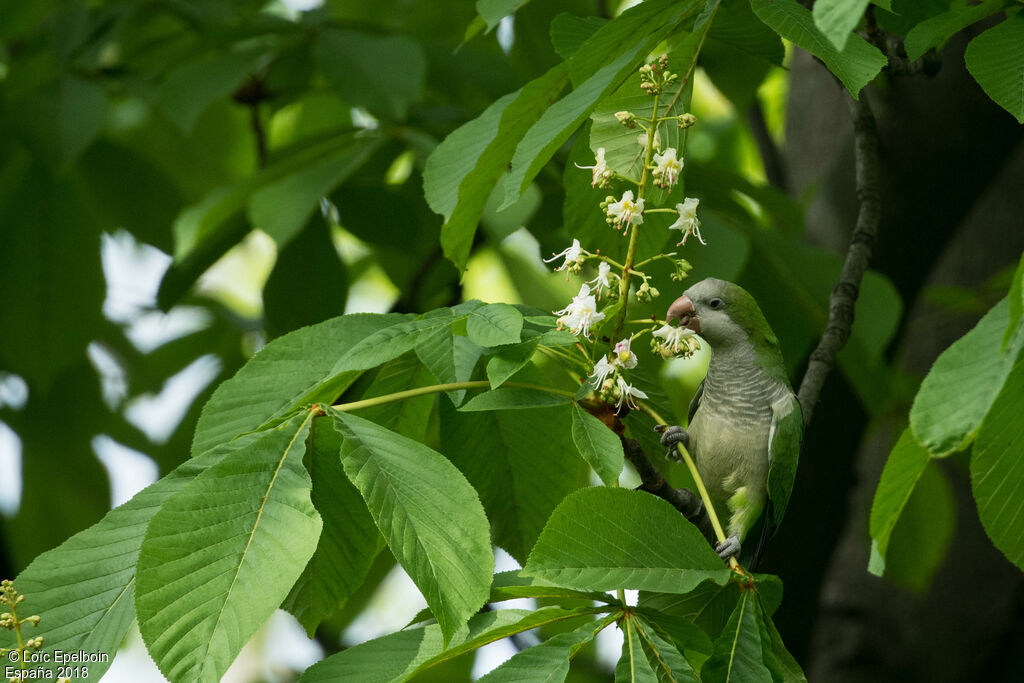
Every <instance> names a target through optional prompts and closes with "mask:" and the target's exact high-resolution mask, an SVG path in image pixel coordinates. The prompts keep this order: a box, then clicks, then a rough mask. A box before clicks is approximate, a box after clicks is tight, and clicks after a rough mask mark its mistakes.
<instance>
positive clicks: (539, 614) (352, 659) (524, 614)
mask: <svg viewBox="0 0 1024 683" xmlns="http://www.w3.org/2000/svg"><path fill="white" fill-rule="evenodd" d="M600 611H601V610H600V609H598V608H586V609H581V610H565V609H561V608H558V607H546V608H541V609H539V610H535V611H528V610H515V609H507V610H497V611H494V612H483V613H481V614H477V615H476V616H474V617H473V618H472V619H470V620H469V623H468V624H467V625H466V626H463V627H462V628H460V629H459V630H458V631H457V632H456V633H455V635H454V636H453V637H452V639H451V641H450V642H449V643H448V647H447V648H445V647H444V640H443V636H442V633H441V627H440V626H433V625H432V626H427V627H425V628H412V629H407V630H404V631H399V632H397V633H392V634H390V635H387V636H384V637H382V638H377V639H376V640H371V641H368V642H365V643H362V644H360V645H356V646H355V647H352V648H348V649H346V650H342V651H341V652H339V653H338V654H336V655H333V656H331V657H328V658H327V659H325V660H323V661H322V662H318V663H317V664H314V665H313V666H312V667H310V668H309V669H307V670H306V672H305V673H304V674H303V675H302V678H301V679H300V680H301V681H302V683H318V682H320V681H325V682H326V681H331V682H333V681H349V680H351V681H360V683H363V682H365V683H376V682H380V683H392V682H394V683H397V682H398V681H404V680H408V679H409V678H411V677H412V676H413V675H414V674H416V673H419V672H422V671H425V670H428V669H430V668H431V667H433V666H435V665H437V664H440V663H442V662H446V661H449V660H451V659H453V658H455V657H458V656H460V655H463V654H465V653H467V652H470V651H472V650H475V649H476V648H478V647H481V646H482V645H486V644H488V643H493V642H495V641H497V640H500V639H502V638H506V637H508V636H510V635H514V634H516V633H522V632H523V631H528V630H530V629H534V628H537V627H538V626H544V625H547V624H553V623H558V622H561V621H567V620H572V619H579V618H580V617H581V616H585V615H587V614H596V613H598V612H600Z"/></svg>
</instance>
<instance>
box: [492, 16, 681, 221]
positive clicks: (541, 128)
mask: <svg viewBox="0 0 1024 683" xmlns="http://www.w3.org/2000/svg"><path fill="white" fill-rule="evenodd" d="M697 6H698V3H697V2H695V1H694V0H689V1H688V2H675V1H674V0H673V1H669V0H652V1H651V2H645V3H643V4H641V5H638V6H636V7H632V8H630V9H628V10H626V11H625V12H623V13H622V14H621V15H619V16H618V17H616V18H615V19H613V20H611V21H610V22H608V23H607V24H606V25H605V26H603V27H602V28H600V29H599V30H598V31H597V32H596V33H595V34H594V35H593V36H591V37H590V39H588V40H587V42H585V43H584V44H583V46H582V47H581V48H580V49H579V51H578V52H577V53H576V54H575V55H573V57H572V59H571V60H570V62H569V68H570V70H571V73H572V76H573V82H575V83H578V85H577V86H576V89H575V90H573V91H572V92H571V93H569V94H568V95H566V96H565V97H563V98H562V99H560V100H559V101H558V102H555V103H554V104H552V105H551V106H550V107H548V109H547V110H546V111H545V112H544V113H543V115H542V116H540V118H539V119H537V122H536V123H534V124H533V126H532V127H531V128H530V129H529V131H527V132H526V134H525V135H524V136H523V138H522V141H521V142H520V143H519V146H518V147H516V151H515V155H513V157H512V170H511V173H510V174H509V176H508V178H507V179H506V181H505V201H504V203H503V204H502V206H501V207H499V208H504V207H507V206H511V205H512V204H514V203H515V202H516V201H517V200H518V199H519V197H520V195H522V193H523V191H524V190H525V189H526V187H527V185H529V184H530V182H531V181H532V180H533V178H534V177H535V176H536V175H537V173H538V172H540V169H541V167H542V166H544V164H546V163H547V161H548V160H549V159H550V158H551V156H552V155H553V154H554V153H555V151H556V150H557V149H558V148H559V147H561V146H562V144H563V143H564V142H565V141H566V140H568V139H569V136H570V135H572V133H573V132H574V131H575V130H576V129H577V128H579V127H580V124H582V123H583V122H584V121H585V120H586V118H587V117H588V116H589V115H590V112H591V111H593V109H594V107H596V106H597V104H598V102H600V100H601V99H603V98H605V97H607V96H608V95H609V94H610V93H612V92H614V90H615V88H617V87H618V86H619V84H620V83H621V82H622V81H623V79H625V78H626V76H628V75H629V73H630V72H631V71H633V69H635V68H636V67H637V66H638V65H639V64H640V63H641V62H642V61H643V60H644V59H645V58H646V57H647V55H648V54H649V53H650V51H651V50H653V49H654V47H655V46H656V45H657V44H658V43H659V42H661V41H662V39H664V37H665V36H667V35H668V34H669V33H670V32H671V31H672V30H673V29H674V28H675V27H676V26H677V25H678V24H679V23H680V22H682V21H683V20H684V19H685V18H686V17H688V16H689V15H691V14H692V13H693V12H694V11H696V9H697ZM652 27H653V29H652Z"/></svg>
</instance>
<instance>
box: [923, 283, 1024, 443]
mask: <svg viewBox="0 0 1024 683" xmlns="http://www.w3.org/2000/svg"><path fill="white" fill-rule="evenodd" d="M1008 321H1009V306H1008V304H1007V301H1006V299H1003V300H1002V301H1000V302H999V303H998V304H996V305H995V306H993V307H992V309H991V310H989V312H988V313H986V314H985V316H984V317H983V318H982V319H981V320H980V321H979V322H978V324H977V325H975V326H974V328H973V329H972V330H971V331H970V332H968V333H967V334H965V335H964V336H963V337H961V338H960V339H958V340H956V341H955V342H953V344H952V345H950V347H949V348H948V349H946V350H945V351H943V352H942V354H941V355H940V356H939V357H938V358H937V359H936V361H935V363H934V365H932V368H931V370H929V371H928V374H927V376H925V378H924V381H923V382H921V388H920V389H919V390H918V392H917V395H916V396H915V397H914V403H913V405H912V406H911V407H910V427H911V429H912V430H913V432H914V436H915V437H916V438H917V441H918V442H919V443H920V444H921V445H922V446H924V447H925V448H927V449H928V451H929V453H931V455H932V456H933V457H943V456H946V455H951V454H952V453H954V452H956V451H958V450H961V449H963V448H965V447H966V446H967V445H968V444H970V442H971V441H972V440H973V439H974V437H975V435H976V434H977V431H978V428H979V426H980V425H981V421H982V420H983V419H984V417H985V414H986V413H987V412H988V410H989V407H991V405H992V402H993V401H994V400H995V398H996V396H997V395H998V394H999V391H1000V389H1001V388H1002V386H1003V383H1004V382H1005V381H1006V378H1007V376H1008V375H1009V374H1010V370H1011V369H1012V368H1013V363H1014V360H1015V359H1016V358H1017V354H1018V352H1019V350H1020V349H1021V347H1022V345H1024V326H1021V327H1019V328H1018V330H1017V332H1016V334H1015V335H1014V337H1013V338H1012V339H1011V341H1010V343H1009V344H1008V345H1007V346H1006V347H1005V348H1003V339H1004V335H1005V334H1006V328H1007V325H1008ZM1001 349H1002V350H1001Z"/></svg>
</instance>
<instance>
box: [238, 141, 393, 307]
mask: <svg viewBox="0 0 1024 683" xmlns="http://www.w3.org/2000/svg"><path fill="white" fill-rule="evenodd" d="M380 143H381V140H380V138H368V139H366V140H356V141H354V143H353V144H352V145H351V146H348V147H342V148H340V149H337V150H335V151H334V152H332V153H331V154H329V155H328V156H325V157H324V158H322V159H319V160H316V161H314V162H312V163H310V164H309V165H308V166H306V167H305V168H301V169H297V170H296V171H295V172H293V173H289V174H288V175H286V176H285V177H283V178H281V179H280V180H278V181H276V182H272V183H267V184H266V185H264V186H262V187H260V188H259V189H258V190H256V191H255V192H253V195H252V198H251V199H250V200H249V205H248V215H249V221H250V222H251V223H252V225H253V227H256V228H259V229H260V230H262V231H263V232H265V233H267V234H268V235H270V236H271V237H273V238H274V241H275V242H277V244H279V245H285V244H287V243H288V242H289V240H291V239H292V238H293V237H294V236H295V235H296V234H298V232H299V231H300V230H302V226H304V225H306V224H307V223H308V222H309V219H310V217H311V216H313V212H314V211H319V207H320V199H321V198H322V197H324V196H325V195H327V194H330V192H331V191H333V190H334V189H335V188H336V187H337V186H338V185H340V184H341V183H343V182H344V181H345V179H346V178H348V177H349V176H350V175H352V173H353V172H355V171H356V170H357V169H359V168H360V167H361V166H362V165H363V164H364V163H366V160H367V159H369V158H370V156H371V155H372V154H373V153H374V152H375V151H377V149H378V148H379V147H380ZM317 293H318V292H316V291H307V293H306V296H310V297H312V296H315V295H316V294H317Z"/></svg>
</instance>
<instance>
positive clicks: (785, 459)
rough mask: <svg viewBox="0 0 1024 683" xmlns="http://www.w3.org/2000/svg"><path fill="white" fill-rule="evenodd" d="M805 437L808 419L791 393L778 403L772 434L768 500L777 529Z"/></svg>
mask: <svg viewBox="0 0 1024 683" xmlns="http://www.w3.org/2000/svg"><path fill="white" fill-rule="evenodd" d="M803 436H804V418H803V413H802V412H801V410H800V402H799V401H797V398H796V396H794V395H793V394H788V395H786V396H784V397H782V398H780V399H778V400H777V401H775V403H773V404H772V426H771V430H770V431H769V432H768V501H769V503H770V507H769V510H770V512H771V520H770V521H771V523H772V526H773V527H777V526H778V525H779V524H780V523H781V522H782V516H783V515H784V514H785V513H786V505H787V504H788V503H789V494H790V493H791V492H792V491H793V480H794V479H795V478H796V466H797V462H798V461H799V460H800V442H801V441H802V440H803Z"/></svg>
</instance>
